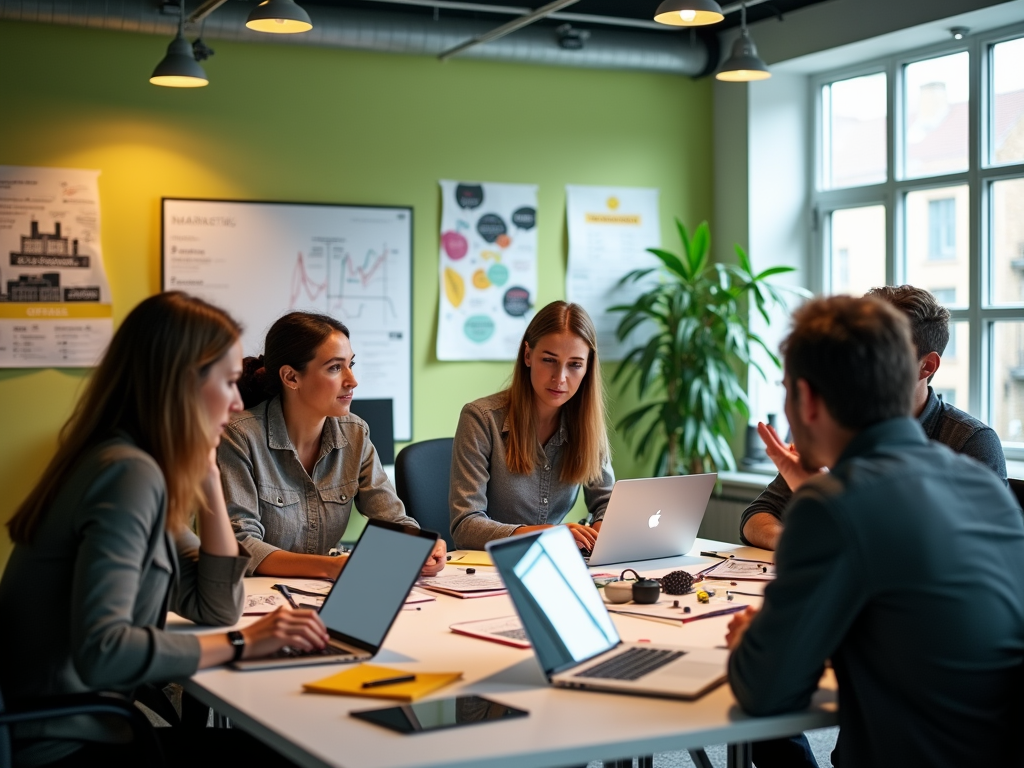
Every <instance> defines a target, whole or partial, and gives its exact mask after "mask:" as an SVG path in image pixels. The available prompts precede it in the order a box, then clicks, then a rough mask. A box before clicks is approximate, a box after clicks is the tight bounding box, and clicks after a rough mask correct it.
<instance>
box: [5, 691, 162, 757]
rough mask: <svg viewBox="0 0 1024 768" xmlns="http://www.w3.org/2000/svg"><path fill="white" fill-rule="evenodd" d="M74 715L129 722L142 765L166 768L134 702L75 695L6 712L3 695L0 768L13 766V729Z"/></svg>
mask: <svg viewBox="0 0 1024 768" xmlns="http://www.w3.org/2000/svg"><path fill="white" fill-rule="evenodd" d="M74 715H114V716H115V717H120V718H123V719H124V720H126V721H128V725H129V726H130V727H131V729H132V733H134V734H135V745H136V748H137V750H138V754H139V764H140V765H147V766H155V767H156V768H163V766H164V765H166V761H165V760H164V754H163V750H161V748H160V742H159V741H157V738H156V734H155V733H154V732H153V726H152V725H150V723H149V720H147V719H146V716H145V715H144V714H142V711H141V710H139V709H138V707H136V706H135V705H134V704H133V703H132V701H131V699H129V698H127V697H126V696H122V695H121V694H119V693H110V692H100V693H76V694H69V695H67V696H51V697H47V698H43V699H36V700H34V701H31V702H23V703H22V705H20V706H18V707H16V708H14V709H7V708H6V707H5V706H4V700H3V696H2V695H0V766H8V765H11V764H12V763H13V758H12V756H11V733H10V727H11V726H12V725H17V724H19V723H29V722H35V721H38V720H52V719H54V718H58V717H71V716H74Z"/></svg>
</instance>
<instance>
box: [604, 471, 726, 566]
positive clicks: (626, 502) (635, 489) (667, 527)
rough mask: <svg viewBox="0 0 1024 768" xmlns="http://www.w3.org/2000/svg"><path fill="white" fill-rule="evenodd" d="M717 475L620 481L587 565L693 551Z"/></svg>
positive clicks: (609, 501)
mask: <svg viewBox="0 0 1024 768" xmlns="http://www.w3.org/2000/svg"><path fill="white" fill-rule="evenodd" d="M717 478H718V475H717V474H716V473H714V472H710V473H708V474H706V475H677V476H674V477H647V478H641V479H639V480H619V481H618V482H617V483H615V485H614V486H613V487H612V497H611V498H610V499H609V500H608V508H607V509H606V510H605V513H604V522H603V523H601V533H600V535H599V536H598V537H597V543H595V544H594V551H593V552H591V553H590V557H589V558H588V559H587V562H588V563H590V565H608V564H609V563H628V562H631V561H633V560H654V559H657V558H659V557H675V556H677V555H685V554H686V553H687V552H689V551H690V550H691V549H692V548H693V542H694V540H695V539H696V538H697V529H698V528H700V521H701V520H703V519H704V511H705V510H706V509H707V508H708V500H709V499H710V498H711V491H713V490H714V488H715V481H716V480H717Z"/></svg>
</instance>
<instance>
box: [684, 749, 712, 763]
mask: <svg viewBox="0 0 1024 768" xmlns="http://www.w3.org/2000/svg"><path fill="white" fill-rule="evenodd" d="M687 751H688V752H689V753H690V759H691V760H693V764H694V765H695V766H697V768H715V766H714V763H712V762H711V758H710V757H708V753H707V752H705V751H704V749H703V747H702V748H699V749H690V750H687Z"/></svg>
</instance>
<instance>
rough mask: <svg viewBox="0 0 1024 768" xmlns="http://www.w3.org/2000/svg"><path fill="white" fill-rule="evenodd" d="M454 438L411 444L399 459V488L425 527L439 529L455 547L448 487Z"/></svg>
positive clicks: (412, 513)
mask: <svg viewBox="0 0 1024 768" xmlns="http://www.w3.org/2000/svg"><path fill="white" fill-rule="evenodd" d="M452 442H453V438H450V437H442V438H439V439H437V440H424V441H423V442H420V443H411V444H409V445H407V446H405V448H403V449H402V450H400V451H399V452H398V456H397V457H396V458H395V490H396V491H398V498H400V499H401V500H402V503H403V504H405V511H406V514H408V515H409V517H411V518H413V519H414V520H415V521H416V522H418V523H419V524H420V525H421V526H422V527H424V528H427V529H428V530H431V531H437V532H438V533H439V534H441V537H442V538H443V539H444V540H445V542H446V543H447V544H448V549H455V541H454V540H453V539H452V530H451V528H452V526H451V513H450V512H449V509H448V486H449V484H450V477H451V473H452Z"/></svg>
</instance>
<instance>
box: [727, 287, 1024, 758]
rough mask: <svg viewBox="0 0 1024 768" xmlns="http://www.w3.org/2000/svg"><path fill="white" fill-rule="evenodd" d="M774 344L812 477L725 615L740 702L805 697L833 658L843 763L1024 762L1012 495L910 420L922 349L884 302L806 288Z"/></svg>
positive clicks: (776, 706) (1021, 600) (1022, 567)
mask: <svg viewBox="0 0 1024 768" xmlns="http://www.w3.org/2000/svg"><path fill="white" fill-rule="evenodd" d="M783 356H784V358H785V385H786V417H787V419H788V420H789V423H790V429H791V430H792V433H793V440H794V444H795V448H796V451H797V452H798V455H799V461H800V464H801V466H802V467H803V469H805V470H806V471H807V472H808V473H809V474H810V475H811V476H810V477H809V479H808V480H807V481H806V482H804V483H803V484H802V485H801V486H800V488H799V489H798V490H797V491H796V493H795V494H794V496H793V499H792V502H791V504H790V505H789V507H788V508H787V509H786V511H785V514H784V522H785V530H784V532H783V533H782V535H781V537H780V538H779V541H778V549H777V552H776V558H775V562H776V571H777V574H778V575H777V578H776V580H775V581H774V582H773V583H771V584H770V585H769V586H768V588H767V589H766V591H765V600H764V605H763V607H762V609H761V610H760V611H759V612H757V611H753V610H751V609H748V610H747V611H745V612H743V613H740V614H737V615H736V617H735V618H734V619H733V621H732V622H731V623H730V625H729V634H728V636H727V638H726V640H727V643H728V644H729V647H730V648H731V649H732V655H731V657H730V661H729V682H730V684H731V685H732V689H733V692H734V694H735V695H736V698H737V700H738V701H739V703H740V705H741V706H742V707H743V709H744V710H746V711H747V712H749V713H751V714H754V715H769V714H777V713H781V712H787V711H792V710H798V709H802V708H804V707H806V706H807V705H808V703H809V701H810V697H811V694H812V693H813V692H814V690H815V689H816V688H817V685H818V680H819V678H820V676H821V674H822V672H823V670H824V667H825V663H826V662H827V661H829V660H831V662H832V667H833V669H834V670H835V673H836V677H837V679H838V682H839V720H840V725H841V729H842V738H841V739H840V745H839V755H838V756H839V758H841V760H840V762H841V764H842V765H843V766H882V765H928V766H962V765H1020V764H1021V761H1022V758H1024V749H1022V746H1024V742H1021V741H1020V740H1019V739H1018V738H1017V730H1018V729H1019V723H1020V722H1021V719H1020V716H1021V714H1022V713H1024V712H1022V707H1021V706H1020V705H1019V704H1018V701H1019V700H1020V698H1021V697H1020V696H1019V691H1020V688H1021V682H1022V678H1024V675H1022V672H1021V670H1022V661H1024V520H1022V517H1021V513H1020V508H1019V507H1018V506H1017V503H1016V501H1015V500H1014V498H1013V497H1012V496H1011V495H1010V492H1009V491H1008V490H1007V488H1006V487H1005V485H1004V484H1003V482H1002V480H1000V479H999V478H998V477H996V475H995V474H994V473H992V472H988V471H985V470H983V469H981V468H980V467H979V465H978V464H977V462H975V461H974V460H973V459H969V458H966V457H965V456H962V455H960V454H957V453H955V452H953V451H952V450H951V449H949V448H948V447H946V446H944V445H941V444H939V443H937V442H934V441H929V440H928V438H927V437H926V435H925V432H924V430H923V429H922V427H921V425H920V423H919V422H917V421H916V420H915V419H914V418H913V417H912V413H913V405H914V400H913V396H914V387H915V382H916V381H917V376H918V361H917V359H916V355H915V351H914V348H913V346H912V342H911V335H910V327H909V324H908V322H907V319H906V317H905V316H904V315H902V314H900V313H899V312H897V311H896V310H895V309H893V308H892V307H891V306H889V305H888V304H885V303H883V302H881V301H879V300H877V299H873V298H863V299H854V298H850V297H845V296H837V297H833V298H829V299H818V300H816V301H812V302H810V303H808V304H807V305H805V306H804V307H803V308H801V309H800V310H798V311H797V312H796V313H795V314H794V323H793V330H792V332H791V333H790V335H789V337H788V338H787V339H786V341H785V342H784V343H783ZM819 467H825V468H828V469H829V472H827V473H818V472H817V469H818V468H819ZM755 759H756V758H755Z"/></svg>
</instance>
